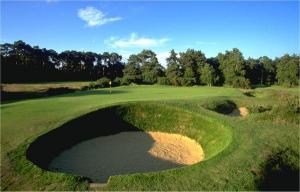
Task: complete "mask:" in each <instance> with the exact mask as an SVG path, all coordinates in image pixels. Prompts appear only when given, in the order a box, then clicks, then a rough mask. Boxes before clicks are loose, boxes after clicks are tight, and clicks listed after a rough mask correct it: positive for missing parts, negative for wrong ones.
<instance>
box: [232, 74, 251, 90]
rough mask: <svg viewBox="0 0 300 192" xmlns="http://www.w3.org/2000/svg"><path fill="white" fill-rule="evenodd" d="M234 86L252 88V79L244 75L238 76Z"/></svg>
mask: <svg viewBox="0 0 300 192" xmlns="http://www.w3.org/2000/svg"><path fill="white" fill-rule="evenodd" d="M232 86H233V87H234V88H243V89H250V88H251V87H250V81H249V79H246V78H244V77H239V78H236V79H234V80H233V81H232Z"/></svg>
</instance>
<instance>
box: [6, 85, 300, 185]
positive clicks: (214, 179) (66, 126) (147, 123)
mask: <svg viewBox="0 0 300 192" xmlns="http://www.w3.org/2000/svg"><path fill="white" fill-rule="evenodd" d="M297 96H298V88H281V87H278V86H273V87H266V88H256V89H251V90H244V89H236V88H226V87H206V86H194V87H173V86H159V85H132V86H120V87H114V88H111V89H109V88H100V89H94V90H88V91H76V92H74V93H69V94H63V95H57V96H52V97H43V98H37V99H28V100H19V101H15V102H9V103H4V104H1V162H2V164H1V180H2V183H1V190H56V191H61V190H135V191H137V190H164V191H166V190H264V189H272V187H275V188H276V187H277V188H276V189H278V187H283V188H285V189H286V188H290V189H295V187H296V188H297V187H299V185H298V186H295V185H297V184H298V179H299V177H298V178H297V175H298V174H299V163H298V162H299V126H298V121H299V113H298V112H297V111H293V110H291V107H295V106H294V105H295V103H291V102H294V100H293V99H295V98H296V102H298V101H299V100H298V97H297ZM240 107H243V108H246V109H247V110H248V114H247V115H244V116H242V115H239V114H234V115H232V112H233V111H234V110H236V109H238V108H240ZM296 108H297V106H296ZM122 133H123V134H127V136H126V138H132V139H131V140H130V141H127V142H131V146H129V147H131V149H133V151H135V150H134V148H135V147H136V148H138V149H137V150H136V151H135V152H136V154H135V155H137V156H135V158H132V159H139V158H141V159H142V158H144V159H143V160H141V161H140V162H138V161H137V163H135V164H130V163H127V164H126V149H125V148H126V146H124V149H118V146H119V147H120V146H121V147H122V145H124V142H123V144H122V145H117V142H121V143H122V141H121V140H122V138H124V136H123V137H122V135H120V134H122ZM129 133H140V135H132V136H128V134H129ZM149 133H152V137H150V136H151V135H150V134H149ZM153 133H161V134H167V135H173V136H174V135H175V134H176V135H181V136H182V137H186V138H189V139H190V140H193V141H195V142H196V143H198V144H199V146H201V149H202V150H203V151H202V152H203V154H202V159H201V160H200V159H199V160H197V161H194V162H192V163H186V164H184V163H183V162H177V164H176V165H175V164H174V161H173V162H172V161H171V160H172V159H170V158H169V159H168V158H166V159H164V160H163V155H161V156H158V157H153V156H152V157H151V158H152V159H149V158H150V157H148V156H149V150H150V149H151V147H152V148H153V145H154V143H155V142H157V140H155V141H154V140H153V138H154V136H153ZM118 135H119V136H118ZM149 135H150V136H149ZM164 136H165V135H164ZM105 137H111V139H108V141H109V142H108V144H107V145H106V146H105V150H104V149H101V146H98V145H97V143H101V141H103V139H104V138H105ZM97 138H103V139H102V140H99V141H97V140H95V141H94V140H93V139H97ZM138 138H143V139H138ZM114 139H117V140H118V141H113V140H114ZM169 140H170V142H171V139H170V138H169V139H167V140H166V141H169ZM179 141H180V142H183V140H179ZM84 142H94V144H91V143H90V144H86V147H85V151H89V150H88V149H89V148H91V149H93V148H96V149H97V150H94V151H91V152H90V153H87V154H88V155H86V156H83V157H82V158H84V157H85V160H82V162H91V161H86V159H89V158H90V159H94V158H98V159H99V160H100V159H105V158H108V157H110V158H111V157H115V159H111V160H110V161H111V162H110V163H111V164H112V162H115V165H123V164H124V162H125V164H124V165H127V167H126V169H122V170H121V169H120V171H115V172H114V171H113V169H109V168H106V169H105V171H108V172H107V173H106V175H104V176H103V177H101V178H102V179H100V180H97V179H95V176H94V177H93V176H90V177H89V175H88V174H86V173H87V172H86V171H85V172H84V169H92V168H91V167H90V166H89V165H87V164H86V165H85V164H83V165H80V166H81V167H80V169H81V170H82V169H83V172H82V174H80V173H81V172H78V170H77V172H76V170H75V171H74V170H73V172H68V171H64V170H62V171H59V170H53V169H50V168H49V165H50V164H51V161H52V160H53V159H54V158H55V157H57V156H58V154H60V153H61V152H62V151H65V150H70V148H71V150H72V149H73V148H72V147H73V146H75V145H77V144H79V143H84ZM103 142H104V141H103ZM103 142H102V143H103ZM114 142H115V143H114ZM177 143H178V141H177ZM97 147H98V148H97ZM103 147H104V145H103ZM127 147H128V146H127ZM175 148H176V146H175ZM110 150H111V151H110ZM127 150H128V149H127ZM114 151H118V153H114ZM124 151H125V152H124ZM129 151H130V150H129ZM105 153H107V154H105ZM111 153H114V155H110V154H111ZM119 153H123V156H122V155H121V154H119ZM199 153H200V152H199ZM124 154H125V155H124ZM146 154H148V156H147V158H148V159H146ZM73 155H74V154H73ZM75 155H76V153H75ZM77 155H82V154H81V153H80V152H77ZM73 158H74V157H73ZM129 159H130V158H129ZM153 159H155V161H154V160H153ZM158 160H159V161H158ZM161 161H164V163H165V164H163V163H161ZM97 162H98V163H101V162H103V163H105V161H104V160H103V161H94V164H97ZM147 162H149V165H148V167H146V168H145V166H141V167H139V165H145V164H147ZM167 162H169V163H168V164H167ZM106 163H107V162H106ZM139 163H140V164H139ZM151 163H152V164H151ZM172 163H173V165H171V164H172ZM94 164H91V165H93V166H95V165H94ZM111 164H108V165H111ZM157 164H160V165H161V167H160V168H155V167H153V166H155V165H157ZM130 165H131V167H130ZM98 166H100V167H101V164H99V165H98ZM151 166H152V168H151ZM270 166H271V167H270ZM272 166H279V168H278V167H277V169H276V170H273V169H272ZM73 168H74V167H73ZM104 168H105V167H103V170H104ZM281 168H282V169H281ZM272 171H273V172H272ZM276 171H277V172H276ZM280 171H282V172H284V173H278V172H280ZM74 172H75V173H74ZM76 173H77V174H76ZM78 173H79V174H78ZM278 175H279V176H280V175H284V176H285V179H282V178H278V177H277V176H278ZM298 176H299V175H298ZM96 177H97V175H96ZM280 179H281V180H280ZM93 183H94V184H95V183H101V185H94V186H93V185H91V184H93Z"/></svg>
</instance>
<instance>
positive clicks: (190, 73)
mask: <svg viewBox="0 0 300 192" xmlns="http://www.w3.org/2000/svg"><path fill="white" fill-rule="evenodd" d="M205 63H206V58H205V55H204V54H203V53H202V52H201V51H195V50H194V49H188V50H187V51H186V52H183V53H180V64H181V65H182V66H183V70H184V73H183V77H184V78H194V79H195V82H196V83H197V84H199V83H200V73H199V70H200V68H201V67H203V66H204V65H205Z"/></svg>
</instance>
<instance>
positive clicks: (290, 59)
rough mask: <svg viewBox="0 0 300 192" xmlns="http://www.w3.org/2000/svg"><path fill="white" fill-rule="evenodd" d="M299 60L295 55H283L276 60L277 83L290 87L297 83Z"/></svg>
mask: <svg viewBox="0 0 300 192" xmlns="http://www.w3.org/2000/svg"><path fill="white" fill-rule="evenodd" d="M299 60H300V57H299V56H297V55H295V54H294V55H291V56H290V55H288V54H286V55H284V56H282V57H281V58H279V59H277V60H276V63H277V65H276V66H277V71H276V77H277V79H278V84H280V85H284V86H288V87H292V86H295V85H298V83H299Z"/></svg>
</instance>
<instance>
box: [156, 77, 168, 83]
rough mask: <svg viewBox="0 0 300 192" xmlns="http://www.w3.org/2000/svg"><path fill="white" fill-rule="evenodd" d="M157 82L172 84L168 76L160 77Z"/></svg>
mask: <svg viewBox="0 0 300 192" xmlns="http://www.w3.org/2000/svg"><path fill="white" fill-rule="evenodd" d="M157 83H158V84H159V85H171V81H170V79H169V78H168V77H159V78H158V80H157Z"/></svg>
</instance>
